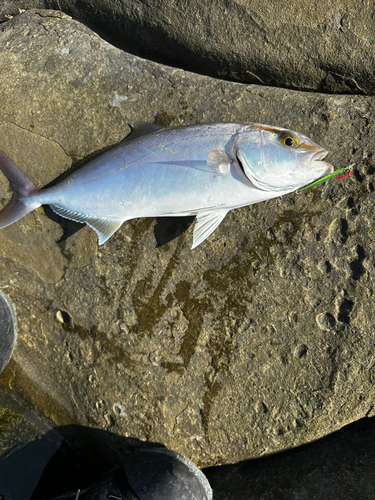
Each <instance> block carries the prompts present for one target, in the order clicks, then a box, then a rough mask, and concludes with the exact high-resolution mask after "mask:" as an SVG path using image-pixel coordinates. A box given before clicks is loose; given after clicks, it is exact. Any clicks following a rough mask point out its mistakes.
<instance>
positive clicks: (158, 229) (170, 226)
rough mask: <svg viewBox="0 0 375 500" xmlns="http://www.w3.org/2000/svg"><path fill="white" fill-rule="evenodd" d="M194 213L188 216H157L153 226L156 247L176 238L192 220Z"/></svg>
mask: <svg viewBox="0 0 375 500" xmlns="http://www.w3.org/2000/svg"><path fill="white" fill-rule="evenodd" d="M194 219H195V215H193V216H189V217H157V218H156V224H155V227H154V235H155V239H156V248H159V247H161V246H163V245H165V244H166V243H169V242H170V241H172V240H174V239H175V238H178V237H179V236H181V234H183V233H184V232H185V231H187V230H188V229H189V227H190V226H191V225H192V223H193V222H194Z"/></svg>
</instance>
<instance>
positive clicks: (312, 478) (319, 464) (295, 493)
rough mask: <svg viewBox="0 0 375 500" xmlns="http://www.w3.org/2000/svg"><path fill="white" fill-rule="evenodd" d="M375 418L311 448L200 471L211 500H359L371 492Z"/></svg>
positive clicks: (374, 452) (373, 487)
mask: <svg viewBox="0 0 375 500" xmlns="http://www.w3.org/2000/svg"><path fill="white" fill-rule="evenodd" d="M374 450H375V419H373V418H371V419H369V418H364V419H362V420H359V421H358V422H355V423H354V424H351V425H348V426H346V427H345V428H343V429H341V430H340V431H337V432H335V433H333V434H330V435H329V436H327V437H325V438H322V439H320V440H318V441H315V442H313V443H310V444H307V445H304V446H300V447H299V448H295V449H292V450H288V451H286V452H283V453H278V454H275V455H271V456H267V457H264V458H259V459H255V460H246V461H244V462H239V463H237V464H233V465H222V466H217V467H208V468H206V469H203V473H204V474H205V475H206V477H207V479H208V480H209V482H210V484H211V487H212V489H213V491H214V498H215V500H266V499H267V500H276V499H277V500H292V499H297V498H298V499H301V500H302V499H308V498H309V499H310V498H314V499H315V500H326V499H328V498H339V499H340V500H357V499H361V498H373V497H374V491H375V476H374V467H375V451H374Z"/></svg>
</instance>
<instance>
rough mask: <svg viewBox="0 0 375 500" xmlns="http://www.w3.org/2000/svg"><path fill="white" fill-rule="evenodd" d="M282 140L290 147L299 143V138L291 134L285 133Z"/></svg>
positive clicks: (282, 142)
mask: <svg viewBox="0 0 375 500" xmlns="http://www.w3.org/2000/svg"><path fill="white" fill-rule="evenodd" d="M280 142H281V144H283V145H284V146H287V147H288V148H293V147H294V146H296V145H297V139H296V138H295V137H293V136H292V135H290V134H287V135H283V136H282V137H281V139H280Z"/></svg>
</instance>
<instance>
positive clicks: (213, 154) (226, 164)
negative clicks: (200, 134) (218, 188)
mask: <svg viewBox="0 0 375 500" xmlns="http://www.w3.org/2000/svg"><path fill="white" fill-rule="evenodd" d="M231 163H232V158H231V157H230V156H229V155H228V154H227V153H226V152H225V151H219V150H218V149H213V150H212V151H210V152H209V154H208V156H207V165H208V166H209V167H211V168H212V169H213V170H214V172H215V173H216V174H217V175H223V174H226V173H227V172H228V171H229V169H230V166H231Z"/></svg>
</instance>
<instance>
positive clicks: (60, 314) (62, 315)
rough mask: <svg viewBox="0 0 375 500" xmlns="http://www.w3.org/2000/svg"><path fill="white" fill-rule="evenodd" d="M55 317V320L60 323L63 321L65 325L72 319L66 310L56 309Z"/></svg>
mask: <svg viewBox="0 0 375 500" xmlns="http://www.w3.org/2000/svg"><path fill="white" fill-rule="evenodd" d="M56 319H57V321H59V322H60V323H64V324H65V325H66V324H67V323H70V322H71V321H72V318H71V317H70V314H69V313H67V312H66V311H57V313H56Z"/></svg>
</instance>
